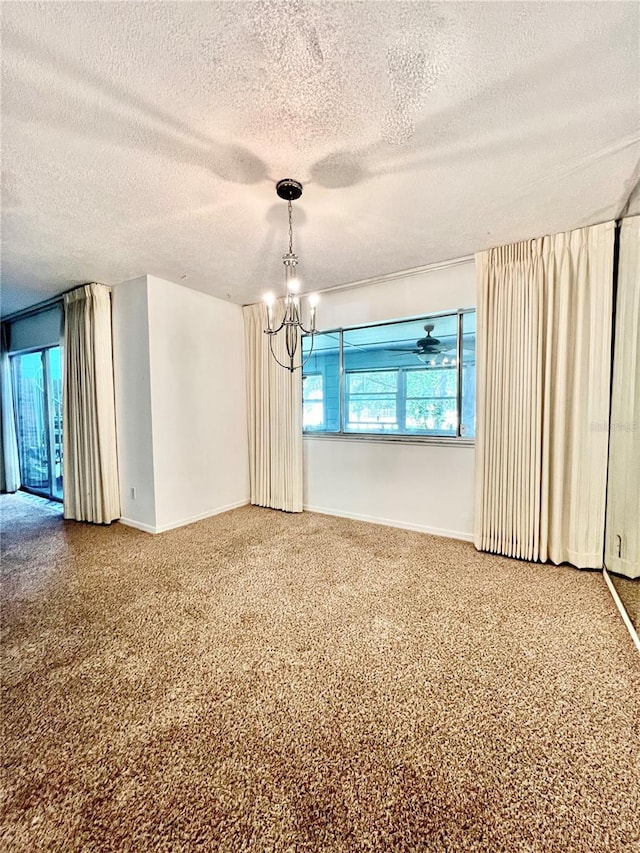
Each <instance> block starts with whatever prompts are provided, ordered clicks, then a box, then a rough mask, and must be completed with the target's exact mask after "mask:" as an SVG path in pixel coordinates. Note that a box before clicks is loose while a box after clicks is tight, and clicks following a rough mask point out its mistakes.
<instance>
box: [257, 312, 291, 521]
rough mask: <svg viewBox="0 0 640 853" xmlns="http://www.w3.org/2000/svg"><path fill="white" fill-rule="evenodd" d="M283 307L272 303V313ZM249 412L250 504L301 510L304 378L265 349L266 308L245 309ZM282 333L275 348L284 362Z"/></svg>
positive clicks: (266, 346) (267, 345)
mask: <svg viewBox="0 0 640 853" xmlns="http://www.w3.org/2000/svg"><path fill="white" fill-rule="evenodd" d="M282 310H283V308H282V304H281V303H279V304H278V305H277V306H276V310H275V313H276V316H278V314H279V313H280V312H281V311H282ZM243 311H244V327H245V341H246V352H247V403H248V417H249V472H250V480H251V503H252V504H256V505H257V506H265V507H272V508H273V509H283V510H286V511H287V512H302V377H301V375H300V373H301V372H300V370H296V371H295V372H294V373H290V372H289V371H288V370H285V368H283V367H280V365H278V364H277V363H276V361H275V359H274V358H273V356H272V355H271V353H270V352H269V339H268V336H267V335H265V333H264V329H265V328H266V326H267V310H266V306H265V305H262V304H258V305H247V306H246V307H245V308H244V309H243ZM283 338H284V335H283V334H280V335H276V336H275V340H274V342H273V343H274V350H275V352H276V355H277V356H278V358H279V359H280V360H281V361H285V360H286V359H285V350H284V345H283Z"/></svg>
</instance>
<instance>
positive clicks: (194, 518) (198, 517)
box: [120, 498, 249, 533]
mask: <svg viewBox="0 0 640 853" xmlns="http://www.w3.org/2000/svg"><path fill="white" fill-rule="evenodd" d="M248 503H249V499H248V498H246V499H245V500H241V501H236V502H235V503H232V504H227V505H226V506H220V507H217V508H216V509H209V510H207V511H206V512H200V513H198V514H197V515H192V516H190V517H189V518H182V519H180V521H172V522H170V523H169V524H160V525H158V526H157V527H153V526H152V525H150V524H142V523H140V522H139V521H133V520H132V519H130V518H121V519H120V524H124V525H126V526H127V527H135V528H136V530H144V531H145V533H166V532H167V531H168V530H175V529H176V528H177V527H185V526H186V525H187V524H194V523H195V522H196V521H203V520H204V519H205V518H211V517H212V516H214V515H220V514H221V513H223V512H229V510H232V509H238V507H241V506H247V504H248Z"/></svg>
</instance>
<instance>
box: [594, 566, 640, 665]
mask: <svg viewBox="0 0 640 853" xmlns="http://www.w3.org/2000/svg"><path fill="white" fill-rule="evenodd" d="M602 575H603V577H604V579H605V581H606V584H607V586H608V587H609V592H610V593H611V597H612V598H613V600H614V601H615V604H616V607H617V608H618V610H619V611H620V616H622V621H623V622H624V624H625V625H626V626H627V631H628V632H629V633H630V634H631V639H632V640H633V644H634V646H635V647H636V649H637V650H638V651H639V652H640V638H638V632H637V631H636V629H635V628H634V627H633V622H632V621H631V619H629V614H628V613H627V611H626V608H625V606H624V604H623V603H622V601H620V596H619V595H618V591H617V590H616V588H615V586H614V585H613V583H612V581H611V578H610V577H609V572H608V571H607V570H606V569H603V570H602Z"/></svg>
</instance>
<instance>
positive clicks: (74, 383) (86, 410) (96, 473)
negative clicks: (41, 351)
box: [63, 284, 120, 524]
mask: <svg viewBox="0 0 640 853" xmlns="http://www.w3.org/2000/svg"><path fill="white" fill-rule="evenodd" d="M64 313H65V323H64V386H63V387H64V393H63V399H64V402H63V442H64V463H63V464H64V471H63V476H64V516H65V518H75V519H76V520H78V521H92V522H95V523H102V524H109V523H110V522H111V521H113V520H114V519H115V518H119V517H120V491H119V486H118V458H117V449H116V419H115V404H114V390H113V350H112V342H111V291H110V288H108V287H105V286H104V285H102V284H88V285H85V286H84V287H79V288H77V289H76V290H73V291H71V293H67V294H66V295H65V298H64Z"/></svg>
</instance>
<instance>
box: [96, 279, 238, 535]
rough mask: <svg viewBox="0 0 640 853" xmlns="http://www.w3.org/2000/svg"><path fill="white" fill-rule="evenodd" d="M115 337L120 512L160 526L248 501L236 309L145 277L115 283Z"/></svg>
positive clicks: (135, 522)
mask: <svg viewBox="0 0 640 853" xmlns="http://www.w3.org/2000/svg"><path fill="white" fill-rule="evenodd" d="M113 336H114V375H115V386H116V419H117V430H118V455H119V468H120V489H121V500H122V516H123V517H122V519H121V520H122V521H123V522H124V523H125V524H130V525H132V526H134V527H139V528H141V529H143V530H147V531H149V532H152V533H159V532H162V531H163V530H168V529H170V528H172V527H178V526H180V525H182V524H187V523H189V522H191V521H197V520H198V519H200V518H205V517H207V516H210V515H214V514H216V513H218V512H223V511H224V510H226V509H230V508H232V507H234V506H240V505H242V504H244V503H247V502H248V500H249V473H248V471H249V467H248V447H247V426H246V424H247V417H246V396H245V395H246V379H245V366H244V328H243V319H242V309H241V308H240V307H239V306H237V305H232V304H230V303H228V302H224V301H222V300H220V299H216V298H214V297H212V296H208V295H206V294H203V293H199V292H195V291H193V290H190V289H188V288H185V287H181V286H180V285H177V284H173V283H171V282H168V281H164V280H162V279H159V278H155V277H153V276H143V277H142V278H140V279H135V280H133V281H128V282H123V283H122V284H119V285H116V286H115V287H114V288H113ZM132 489H135V498H134V497H132Z"/></svg>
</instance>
